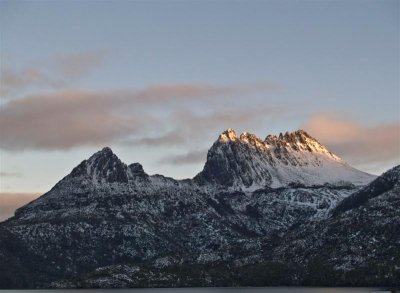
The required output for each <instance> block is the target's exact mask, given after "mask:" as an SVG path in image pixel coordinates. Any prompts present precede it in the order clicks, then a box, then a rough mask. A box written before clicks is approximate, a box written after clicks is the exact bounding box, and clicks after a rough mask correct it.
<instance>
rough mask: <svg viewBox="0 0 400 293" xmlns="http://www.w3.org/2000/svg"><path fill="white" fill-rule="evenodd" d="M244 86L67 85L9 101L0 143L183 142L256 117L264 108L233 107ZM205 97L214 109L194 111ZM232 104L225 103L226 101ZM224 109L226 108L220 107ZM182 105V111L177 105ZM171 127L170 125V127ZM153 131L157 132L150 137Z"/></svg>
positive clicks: (0, 115) (13, 146)
mask: <svg viewBox="0 0 400 293" xmlns="http://www.w3.org/2000/svg"><path fill="white" fill-rule="evenodd" d="M260 89H261V87H260V85H259V84H256V85H254V86H253V87H252V86H251V85H245V86H215V85H197V84H193V85H188V84H183V85H158V86H152V87H148V88H145V89H141V90H133V89H114V90H110V91H102V92H97V91H85V90H69V91H67V90H64V91H56V92H50V93H46V94H40V95H30V96H27V97H25V98H21V99H16V100H11V101H9V102H8V103H6V104H5V105H3V107H2V109H1V112H0V134H1V137H2V140H1V145H0V147H1V148H2V149H5V150H13V151H19V150H24V149H37V150H57V149H69V148H73V147H78V146H84V145H96V146H100V145H105V144H111V143H115V142H123V143H125V144H129V143H136V144H138V145H169V144H178V143H182V142H184V141H185V140H186V139H188V138H189V137H190V136H192V135H193V130H194V129H196V131H197V132H205V131H206V130H209V129H210V128H211V129H212V128H213V127H215V125H216V123H217V124H218V123H219V122H223V123H224V124H227V123H228V124H229V123H230V122H231V121H235V122H241V121H242V122H243V121H246V120H251V119H255V118H256V117H257V113H259V114H265V112H264V113H260V109H257V110H254V111H253V112H252V113H250V112H248V111H249V109H246V110H242V111H237V110H235V109H234V103H233V102H232V99H234V98H235V97H236V96H237V95H238V94H239V93H243V91H252V90H260ZM199 100H200V101H202V103H205V104H207V106H212V107H215V109H216V110H215V111H213V112H209V113H206V114H201V115H199V114H196V111H195V108H196V103H198V102H199ZM228 101H230V102H229V104H230V106H226V105H225V104H228ZM219 108H223V110H222V112H221V109H219ZM177 109H178V110H177ZM168 125H170V126H169V127H172V128H173V129H172V130H168V129H167V126H168ZM149 133H150V135H151V133H153V136H149Z"/></svg>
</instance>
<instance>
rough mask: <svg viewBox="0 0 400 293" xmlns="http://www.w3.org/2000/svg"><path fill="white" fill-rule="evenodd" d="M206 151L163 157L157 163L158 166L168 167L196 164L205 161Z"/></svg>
mask: <svg viewBox="0 0 400 293" xmlns="http://www.w3.org/2000/svg"><path fill="white" fill-rule="evenodd" d="M206 157H207V149H203V150H193V151H189V152H187V153H185V154H180V155H170V156H167V157H164V158H162V159H160V160H159V161H158V163H159V164H161V165H164V164H170V165H185V164H197V163H202V162H205V161H206Z"/></svg>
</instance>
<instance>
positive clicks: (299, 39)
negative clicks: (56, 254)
mask: <svg viewBox="0 0 400 293" xmlns="http://www.w3.org/2000/svg"><path fill="white" fill-rule="evenodd" d="M0 13H1V14H0V62H1V63H0V65H1V66H0V70H1V71H0V73H1V75H0V94H1V99H0V107H1V108H0V196H3V201H4V202H5V200H6V198H14V199H16V198H18V199H19V201H18V204H20V202H21V198H22V197H23V196H25V197H26V198H28V199H31V198H32V195H35V196H37V195H38V194H41V193H44V192H46V191H48V190H49V189H50V188H51V187H52V186H54V185H55V184H56V183H57V182H58V181H59V180H60V179H62V178H63V177H64V176H66V175H67V174H68V173H69V172H70V171H71V170H72V168H73V167H75V166H76V165H78V164H79V163H80V162H81V161H82V160H84V159H87V158H88V157H90V156H91V155H92V154H93V153H94V152H96V151H98V150H99V149H101V148H103V147H104V146H110V147H111V148H112V149H113V151H114V153H116V154H117V155H118V156H119V158H120V159H121V160H122V161H123V162H125V163H127V164H130V163H133V162H140V163H141V164H142V165H143V166H144V169H145V171H146V172H147V173H149V174H155V173H159V174H163V175H166V176H171V177H174V178H188V177H193V176H194V175H195V174H197V173H198V172H199V171H200V170H201V169H202V167H203V165H204V162H205V159H206V154H207V149H208V148H209V147H210V146H211V145H212V143H213V142H214V141H215V140H216V138H217V137H218V135H219V133H221V132H222V131H223V130H225V129H227V128H234V129H235V130H236V132H237V133H241V132H243V131H248V132H251V133H255V134H256V135H257V136H259V137H261V138H264V137H266V136H267V135H268V134H278V133H279V132H285V131H294V130H297V129H304V130H306V131H307V132H308V133H309V134H310V135H311V136H313V137H315V138H316V139H317V140H319V141H320V142H321V143H323V144H325V145H326V146H327V147H328V148H329V149H330V150H331V151H333V152H334V153H336V154H338V155H339V156H341V157H342V158H343V159H344V160H346V161H347V162H348V163H349V164H351V165H352V166H354V167H356V168H359V169H361V170H363V171H366V172H370V173H373V174H381V173H382V172H383V171H385V170H387V169H389V168H390V167H393V166H394V165H396V164H399V163H400V117H399V116H400V106H399V100H400V98H399V96H400V94H399V1H390V0H379V1H372V0H362V1H361V0H359V1H354V0H353V1H352V0H350V1H339V0H338V1H334V0H330V1H300V0H298V1H285V0H283V1H267V0H265V1H227V0H225V1H168V0H167V1H18V0H13V1H7V0H2V1H0ZM28 199H27V200H28ZM0 202H1V201H0ZM2 205H3V208H5V207H6V204H4V203H3V204H2ZM6 208H7V209H9V208H8V207H6Z"/></svg>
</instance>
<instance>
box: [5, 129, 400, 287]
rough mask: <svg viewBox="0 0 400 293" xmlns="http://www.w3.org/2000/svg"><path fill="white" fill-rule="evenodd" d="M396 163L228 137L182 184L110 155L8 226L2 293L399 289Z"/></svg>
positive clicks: (302, 136) (300, 143)
mask: <svg viewBox="0 0 400 293" xmlns="http://www.w3.org/2000/svg"><path fill="white" fill-rule="evenodd" d="M399 168H400V167H399V166H397V167H395V168H393V169H391V170H389V171H388V172H386V173H384V174H383V175H382V176H380V177H378V178H376V176H373V175H370V174H367V173H364V172H361V171H359V170H357V169H355V168H353V167H351V166H349V165H348V164H347V163H346V162H345V161H344V160H342V159H341V158H339V157H338V156H336V155H335V154H333V153H332V152H330V151H329V150H328V149H327V148H326V147H325V146H323V145H322V144H320V143H319V142H318V141H317V140H316V139H314V138H312V137H311V136H310V135H309V134H307V133H306V132H305V131H302V130H298V131H295V132H292V133H285V134H279V135H278V136H272V135H268V136H267V137H266V138H265V139H264V140H263V139H260V138H258V137H256V136H255V135H253V134H250V133H247V132H245V133H243V134H241V135H239V136H238V135H236V133H235V132H234V131H233V130H232V129H228V130H226V131H224V132H223V133H222V134H221V135H219V137H218V139H217V140H216V141H215V143H214V144H213V145H212V147H211V148H210V150H209V152H208V155H207V161H206V163H205V165H204V168H203V170H202V171H201V172H200V173H199V174H198V175H196V176H195V177H194V178H193V179H186V180H175V179H172V178H168V177H164V176H162V175H149V174H147V173H146V172H145V170H144V169H143V167H142V165H141V164H139V163H133V164H130V165H126V164H125V163H123V162H122V161H121V160H120V159H119V158H118V157H117V156H116V155H115V154H114V153H113V152H112V150H111V149H110V148H104V149H102V150H101V151H99V152H97V153H95V154H94V155H92V156H91V157H90V158H89V159H87V160H84V161H83V162H81V163H80V164H79V165H78V166H77V167H75V168H74V169H73V170H72V172H71V173H70V174H69V175H67V176H66V177H64V178H63V179H62V180H60V181H59V182H58V183H57V184H56V185H55V186H54V187H53V188H52V189H51V190H50V191H49V192H47V193H45V194H44V195H42V196H41V197H39V198H38V199H37V200H35V201H33V202H31V203H29V204H27V205H25V206H23V207H21V208H19V209H17V211H16V212H15V216H14V217H12V218H10V219H8V220H6V221H4V222H2V223H0V288H132V287H187V286H272V285H273V286H277V285H313V286H349V285H351V286H364V285H368V286H396V285H399V281H398V280H400V258H399V251H400V238H399V235H400V230H399V227H400V213H399V212H398V211H399V208H400V205H399V204H400V189H399V186H400V176H399V174H400V169H399Z"/></svg>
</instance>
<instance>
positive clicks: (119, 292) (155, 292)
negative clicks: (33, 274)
mask: <svg viewBox="0 0 400 293" xmlns="http://www.w3.org/2000/svg"><path fill="white" fill-rule="evenodd" d="M0 291H1V292H2V293H3V292H7V293H41V292H43V293H52V292H54V293H61V292H66V293H79V292H85V293H94V292H98V291H101V293H174V292H177V293H186V292H187V293H228V292H233V293H262V292H266V293H289V292H294V293H321V292H324V293H362V292H366V293H369V292H380V293H384V292H385V293H387V292H400V291H390V290H385V289H383V288H317V287H265V288H165V289H164V288H155V289H152V288H148V289H102V290H95V289H86V290H0Z"/></svg>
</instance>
